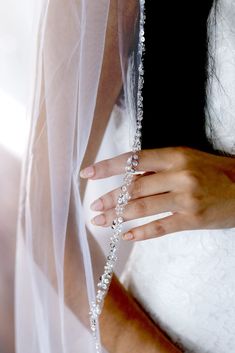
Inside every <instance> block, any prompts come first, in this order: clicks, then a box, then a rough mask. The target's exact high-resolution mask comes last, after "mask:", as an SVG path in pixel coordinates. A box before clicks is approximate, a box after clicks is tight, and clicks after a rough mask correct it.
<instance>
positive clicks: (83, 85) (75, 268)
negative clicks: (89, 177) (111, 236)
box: [15, 0, 138, 353]
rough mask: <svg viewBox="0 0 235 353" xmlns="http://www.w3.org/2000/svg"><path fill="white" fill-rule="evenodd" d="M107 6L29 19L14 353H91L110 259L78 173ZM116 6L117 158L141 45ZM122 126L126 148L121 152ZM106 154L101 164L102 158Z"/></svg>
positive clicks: (40, 5)
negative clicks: (92, 321)
mask: <svg viewBox="0 0 235 353" xmlns="http://www.w3.org/2000/svg"><path fill="white" fill-rule="evenodd" d="M132 3H133V2H132ZM110 4H111V2H110V1H109V0H99V1H97V0H66V1H64V0H35V1H34V6H33V9H32V11H30V13H29V16H32V17H33V19H34V21H33V23H34V27H33V28H32V29H31V30H32V33H31V40H32V47H35V53H36V54H35V56H34V63H35V67H34V69H33V70H32V76H33V77H32V94H31V96H32V98H31V100H30V104H29V115H30V117H31V127H30V139H29V144H28V149H27V155H26V158H25V163H24V168H23V177H22V185H21V201H20V210H19V222H18V239H17V260H16V295H15V298H16V300H15V304H16V305H15V308H16V352H17V353H55V352H56V353H73V352H74V353H75V352H76V353H78V352H79V353H94V352H95V345H94V342H93V339H92V336H91V334H90V328H89V315H88V313H89V307H90V302H91V301H92V300H94V298H95V285H96V283H97V280H98V275H99V274H101V273H102V270H103V268H102V267H103V263H104V257H103V255H102V252H101V251H100V248H99V246H98V245H97V244H96V242H95V241H94V240H93V237H92V236H91V235H88V234H89V233H88V231H87V226H86V221H87V218H86V216H85V212H84V207H83V198H82V194H81V190H80V178H79V171H80V168H81V164H82V161H83V159H84V156H85V154H87V153H88V154H89V151H87V146H88V140H89V137H90V134H91V131H92V124H93V119H94V114H95V109H96V105H97V97H98V88H99V83H100V77H101V70H102V65H103V63H104V48H105V40H106V35H107V23H108V18H109V13H110V6H111V5H110ZM112 4H116V9H117V11H116V16H117V22H118V35H119V37H118V38H119V53H118V57H112V55H110V58H109V60H110V61H111V62H112V61H115V60H120V66H121V69H122V70H121V76H122V81H123V85H122V86H123V89H122V94H121V98H122V99H119V107H117V106H114V111H118V116H119V117H120V119H119V123H118V126H115V125H113V123H111V122H110V123H109V124H108V127H107V130H109V131H111V132H109V136H111V135H112V139H110V141H109V146H111V148H112V149H113V150H115V154H118V153H121V152H123V151H126V150H128V149H129V148H130V145H129V142H130V143H131V142H132V141H131V138H132V133H131V131H132V130H131V126H132V125H133V117H134V116H135V111H134V110H135V100H134V99H133V101H132V98H133V97H134V93H135V89H136V87H135V83H134V80H132V79H131V80H130V79H129V80H127V76H128V77H129V78H132V77H134V75H135V72H134V71H133V70H134V65H133V50H134V48H135V45H133V43H132V44H131V45H130V40H132V41H133V39H134V38H138V36H135V29H136V28H137V27H138V26H136V23H137V22H138V11H136V13H135V14H134V15H133V16H134V17H135V18H134V20H133V26H132V27H131V26H130V23H128V33H127V32H126V28H125V18H124V16H123V14H125V13H124V11H125V6H126V5H127V4H126V3H125V1H121V0H117V1H116V2H112ZM133 8H134V7H133ZM136 8H137V9H138V1H136ZM114 29H115V28H114ZM130 48H132V49H130ZM129 57H132V60H129V59H128V58H129ZM128 63H129V64H130V65H131V66H130V65H129V64H128ZM115 79H116V78H115V77H112V80H114V81H115ZM117 79H119V78H118V77H117ZM131 82H132V83H131ZM108 94H109V92H107V95H108ZM104 104H105V102H104ZM120 104H122V106H121V107H120ZM111 120H112V119H111ZM116 122H117V121H116ZM123 124H124V125H125V127H126V130H127V131H128V133H127V134H126V135H125V141H126V142H125V143H124V144H120V145H118V144H116V142H115V141H118V136H119V134H120V131H122V126H123ZM129 131H130V134H129ZM103 132H104V131H103ZM129 137H130V139H129ZM112 141H113V145H112ZM119 141H121V140H119ZM102 151H104V150H103V149H102V148H101V149H100V151H99V158H103V157H104V153H102ZM111 151H112V150H111ZM97 152H98V151H97ZM116 181H117V179H116V180H114V181H113V182H111V183H109V185H110V188H113V187H116V186H117V183H116ZM106 241H108V240H107V238H106ZM104 352H105V349H104Z"/></svg>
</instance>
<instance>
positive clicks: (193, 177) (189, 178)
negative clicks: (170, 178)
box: [180, 169, 200, 191]
mask: <svg viewBox="0 0 235 353" xmlns="http://www.w3.org/2000/svg"><path fill="white" fill-rule="evenodd" d="M180 177H181V180H182V183H183V184H184V185H185V186H186V187H187V188H188V189H189V190H191V191H196V190H197V189H198V188H199V185H200V182H199V178H198V175H197V173H196V172H195V171H194V170H191V169H185V170H183V171H181V175H180Z"/></svg>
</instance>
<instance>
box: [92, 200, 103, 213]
mask: <svg viewBox="0 0 235 353" xmlns="http://www.w3.org/2000/svg"><path fill="white" fill-rule="evenodd" d="M91 209H92V210H93V211H102V210H103V201H102V200H101V199H98V200H95V201H94V202H93V203H92V204H91Z"/></svg>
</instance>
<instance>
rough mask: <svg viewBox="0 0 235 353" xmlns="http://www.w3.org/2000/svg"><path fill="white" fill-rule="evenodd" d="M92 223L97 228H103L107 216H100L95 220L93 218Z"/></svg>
mask: <svg viewBox="0 0 235 353" xmlns="http://www.w3.org/2000/svg"><path fill="white" fill-rule="evenodd" d="M91 223H92V224H94V225H95V226H103V225H104V224H105V223H106V219H105V215H103V214H100V215H98V216H96V217H94V218H92V220H91Z"/></svg>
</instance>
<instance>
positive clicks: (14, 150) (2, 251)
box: [0, 0, 40, 353]
mask: <svg viewBox="0 0 235 353" xmlns="http://www.w3.org/2000/svg"><path fill="white" fill-rule="evenodd" d="M38 6H40V1H37V0H36V1H30V0H22V1H15V0H8V1H5V0H0V352H1V353H14V320H13V313H14V263H15V245H16V224H17V207H18V198H19V183H20V173H21V162H22V156H23V154H24V151H25V146H26V143H27V135H28V127H29V124H28V119H27V106H28V103H29V99H30V97H31V93H32V92H31V91H32V82H31V81H32V75H31V74H30V73H32V72H33V71H32V70H33V65H34V55H35V48H34V46H35V41H33V40H32V39H33V35H34V33H35V26H36V23H35V17H34V14H35V11H37V7H38Z"/></svg>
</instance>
